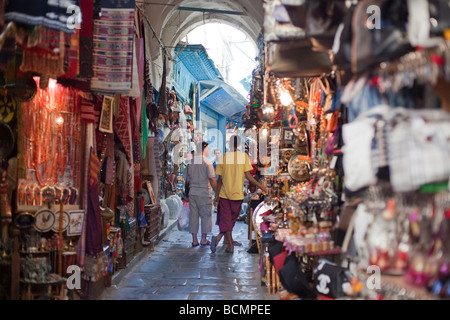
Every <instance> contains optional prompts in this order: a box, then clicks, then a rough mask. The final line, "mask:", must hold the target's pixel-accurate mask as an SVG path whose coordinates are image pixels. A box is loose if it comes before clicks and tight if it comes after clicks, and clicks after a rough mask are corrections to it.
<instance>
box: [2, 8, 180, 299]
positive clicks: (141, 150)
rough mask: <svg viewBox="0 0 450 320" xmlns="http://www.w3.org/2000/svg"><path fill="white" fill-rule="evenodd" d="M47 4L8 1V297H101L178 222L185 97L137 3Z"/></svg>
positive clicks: (4, 235)
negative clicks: (174, 197) (152, 47)
mask: <svg viewBox="0 0 450 320" xmlns="http://www.w3.org/2000/svg"><path fill="white" fill-rule="evenodd" d="M36 3H41V1H37V2H36ZM42 4H43V5H42V8H43V9H42V10H34V11H33V10H31V9H30V8H29V7H30V5H29V3H28V2H27V3H25V1H14V2H8V3H6V4H4V3H2V4H1V6H0V8H1V10H2V14H0V17H1V19H2V21H1V23H0V26H1V31H0V33H1V37H0V38H1V41H0V56H1V61H0V62H1V63H0V82H1V84H2V89H1V90H0V91H1V92H0V96H1V99H0V100H1V102H0V131H1V134H0V140H1V142H0V162H1V168H0V176H1V181H0V194H1V196H0V202H1V205H0V213H1V241H0V268H1V271H0V274H1V279H0V299H12V300H17V299H89V298H95V297H96V296H98V295H99V294H100V293H101V292H102V289H103V288H104V287H105V286H110V285H111V283H112V280H113V279H114V277H115V276H117V275H118V274H119V273H120V271H121V270H122V269H126V268H127V267H128V266H129V265H130V264H131V262H132V261H133V259H135V258H136V257H137V256H138V255H139V254H140V253H141V252H143V251H145V250H151V249H152V248H153V245H154V244H155V243H156V242H157V241H158V240H159V235H160V231H161V230H162V229H163V228H164V227H167V220H164V217H163V214H162V212H161V207H160V199H161V198H164V197H167V196H169V195H170V194H171V193H176V191H177V190H176V188H175V189H174V188H173V187H174V186H175V187H176V177H177V174H178V172H177V168H174V167H173V166H171V164H170V162H169V161H168V160H169V159H171V153H172V152H173V150H172V149H173V142H172V144H170V143H169V142H170V138H168V139H165V138H166V137H167V135H165V136H163V137H161V138H164V139H160V138H159V132H160V131H163V132H164V133H165V131H166V128H169V130H170V131H173V130H174V129H176V128H177V127H179V126H180V122H179V117H178V115H179V113H180V112H181V108H180V102H179V101H178V100H177V99H176V93H175V92H174V91H173V90H168V89H167V88H166V87H165V86H164V85H162V86H161V88H159V91H158V90H156V89H155V88H154V87H153V85H152V82H151V75H150V70H151V67H150V65H151V63H152V62H151V61H150V60H149V57H150V53H149V52H148V48H146V46H145V36H146V35H145V31H146V30H148V26H147V25H146V23H147V20H146V18H145V16H144V15H143V12H142V11H141V10H139V9H137V8H136V7H135V4H134V1H128V2H126V3H123V2H120V1H119V2H113V1H106V2H101V3H100V2H98V3H97V2H95V5H94V1H79V2H78V1H67V2H64V4H62V3H61V4H58V5H55V6H53V5H52V6H47V2H46V1H45V2H44V1H42ZM72 5H74V6H75V5H76V6H78V8H79V9H80V10H79V11H80V17H75V18H74V16H71V15H70V13H73V10H69V9H70V8H69V7H70V6H72ZM57 6H59V7H57ZM33 8H34V7H33ZM34 9H35V8H34ZM30 10H31V11H30ZM46 10H47V11H48V12H46ZM52 14H54V15H52ZM50 16H52V17H53V16H54V17H55V19H56V20H52V19H53V18H49V17H50ZM61 21H67V23H65V22H64V23H63V22H61ZM117 43H120V45H116V44H117ZM164 80H165V79H164ZM183 114H184V113H183ZM161 182H162V183H161ZM180 189H182V188H180ZM164 222H166V224H164ZM74 277H76V279H74ZM67 281H72V282H73V283H70V285H68V282H67Z"/></svg>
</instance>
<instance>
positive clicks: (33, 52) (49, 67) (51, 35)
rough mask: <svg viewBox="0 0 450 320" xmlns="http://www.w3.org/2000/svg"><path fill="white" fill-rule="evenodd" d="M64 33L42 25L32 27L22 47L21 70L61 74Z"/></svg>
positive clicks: (63, 66)
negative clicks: (31, 31)
mask: <svg viewBox="0 0 450 320" xmlns="http://www.w3.org/2000/svg"><path fill="white" fill-rule="evenodd" d="M64 56H65V35H64V33H63V32H61V31H57V30H53V29H50V28H47V27H43V26H37V27H35V28H34V30H33V33H30V35H29V36H28V40H27V42H26V44H25V48H24V49H23V58H22V64H21V65H20V70H21V71H22V72H36V73H40V74H48V75H55V76H61V75H63V74H64V73H66V70H65V65H64Z"/></svg>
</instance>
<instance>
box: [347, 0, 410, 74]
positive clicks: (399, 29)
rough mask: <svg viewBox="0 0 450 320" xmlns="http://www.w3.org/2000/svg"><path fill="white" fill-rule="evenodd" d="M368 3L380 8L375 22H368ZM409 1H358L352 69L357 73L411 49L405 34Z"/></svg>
mask: <svg viewBox="0 0 450 320" xmlns="http://www.w3.org/2000/svg"><path fill="white" fill-rule="evenodd" d="M371 7H377V8H380V10H379V16H376V14H377V13H376V12H375V14H374V17H373V19H374V20H375V21H376V19H378V20H379V25H380V27H378V26H377V24H375V25H373V26H370V27H369V26H368V23H369V22H370V19H371V18H372V17H371V16H368V14H367V12H371V11H370V9H371ZM407 23H408V5H407V3H406V0H398V1H389V0H363V1H361V2H359V3H358V5H357V6H356V9H355V11H354V13H353V21H352V37H353V39H352V54H351V61H352V72H353V73H360V72H363V71H365V70H368V69H370V68H373V67H375V66H376V65H377V64H379V63H381V62H383V61H388V60H392V59H397V58H399V57H401V56H402V55H404V54H406V53H408V52H410V51H412V50H413V47H412V46H411V44H410V42H409V39H408V36H407V30H406V25H407Z"/></svg>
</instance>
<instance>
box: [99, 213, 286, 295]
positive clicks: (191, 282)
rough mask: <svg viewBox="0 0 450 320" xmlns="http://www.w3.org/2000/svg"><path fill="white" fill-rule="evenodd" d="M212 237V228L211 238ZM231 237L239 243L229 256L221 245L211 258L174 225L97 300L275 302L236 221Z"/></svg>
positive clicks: (206, 248) (244, 226) (244, 232)
mask: <svg viewBox="0 0 450 320" xmlns="http://www.w3.org/2000/svg"><path fill="white" fill-rule="evenodd" d="M213 221H215V216H214V215H213ZM217 233H218V227H217V226H216V225H214V224H213V234H215V235H216V234H217ZM233 237H234V239H235V240H237V241H239V242H241V243H242V244H243V245H242V246H241V247H235V250H234V253H233V254H230V253H227V252H225V246H223V242H222V241H221V243H220V244H219V245H218V247H217V251H216V253H214V254H213V253H211V250H210V248H209V246H199V247H194V248H193V247H192V246H191V242H192V237H191V235H190V234H189V233H187V232H180V231H178V230H177V228H176V226H175V228H173V229H172V231H170V232H168V233H167V234H166V236H165V238H164V239H163V240H162V241H160V242H159V243H158V244H157V245H156V246H155V249H154V251H152V252H151V253H150V254H148V255H147V256H145V257H143V258H142V259H141V261H139V262H138V263H137V264H136V265H135V266H134V267H133V268H132V269H131V270H129V271H128V272H127V273H126V275H125V276H123V278H122V279H121V280H120V282H119V283H118V284H116V285H113V286H111V287H109V288H106V289H105V291H104V292H103V294H102V295H101V296H100V299H102V300H129V299H131V300H278V299H279V298H278V295H269V294H268V293H267V288H266V287H265V286H262V285H261V278H260V272H259V255H258V254H251V253H248V252H247V250H248V249H249V240H248V225H247V224H246V223H245V222H244V221H238V222H237V223H236V226H235V229H234V231H233ZM199 238H200V237H199ZM209 238H210V237H209Z"/></svg>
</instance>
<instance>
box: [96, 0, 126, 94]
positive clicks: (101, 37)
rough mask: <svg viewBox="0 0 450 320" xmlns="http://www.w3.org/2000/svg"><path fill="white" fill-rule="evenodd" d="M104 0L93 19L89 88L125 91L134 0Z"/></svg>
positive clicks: (116, 91) (107, 91) (113, 91)
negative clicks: (123, 4)
mask: <svg viewBox="0 0 450 320" xmlns="http://www.w3.org/2000/svg"><path fill="white" fill-rule="evenodd" d="M122 2H124V1H105V2H104V3H105V4H104V3H103V2H102V4H101V5H102V6H104V5H108V6H109V7H107V8H105V7H102V9H101V15H100V18H99V19H95V20H94V31H93V43H94V52H93V71H94V75H93V77H92V80H91V90H93V91H99V92H105V93H114V94H116V93H124V94H128V93H129V92H130V90H131V83H132V69H133V43H134V1H131V0H129V1H127V2H133V7H131V8H120V7H121V6H122Z"/></svg>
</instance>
